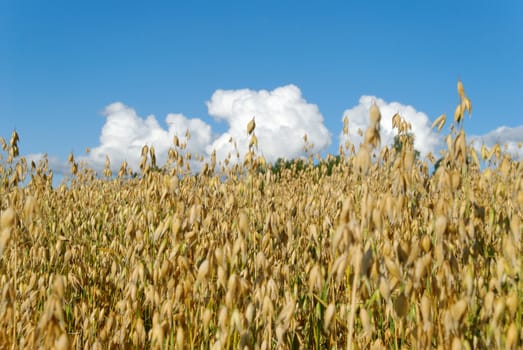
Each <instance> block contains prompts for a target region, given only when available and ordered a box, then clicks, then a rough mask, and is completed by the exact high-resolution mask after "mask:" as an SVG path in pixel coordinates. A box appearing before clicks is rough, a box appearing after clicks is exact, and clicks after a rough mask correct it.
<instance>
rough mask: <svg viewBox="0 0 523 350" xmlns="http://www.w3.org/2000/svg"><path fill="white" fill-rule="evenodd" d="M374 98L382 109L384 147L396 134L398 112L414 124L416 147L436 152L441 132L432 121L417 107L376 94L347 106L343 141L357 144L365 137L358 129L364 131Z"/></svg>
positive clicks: (341, 135)
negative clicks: (387, 100)
mask: <svg viewBox="0 0 523 350" xmlns="http://www.w3.org/2000/svg"><path fill="white" fill-rule="evenodd" d="M373 101H375V102H376V104H377V105H378V107H379V108H380V112H381V122H380V128H381V130H380V136H381V147H384V146H386V145H392V144H393V142H394V136H395V135H397V130H393V129H392V117H393V116H394V114H396V113H399V114H400V115H401V117H402V118H403V119H404V120H406V121H407V122H409V123H410V124H411V125H412V130H411V131H412V133H413V134H414V137H415V138H414V148H415V149H417V150H418V151H419V152H420V154H421V155H422V156H425V155H426V154H427V153H429V152H432V153H435V152H436V150H437V149H438V147H439V146H440V140H439V135H438V133H436V132H434V131H433V130H432V129H431V124H432V123H431V121H430V120H429V118H428V117H427V115H426V114H425V113H423V112H419V111H417V110H416V109H415V108H414V107H412V106H408V105H403V104H401V103H398V102H390V103H389V102H385V101H384V100H382V99H381V98H378V97H375V96H362V97H361V98H360V99H359V102H358V105H356V106H355V107H352V108H350V109H347V110H345V112H344V113H343V117H342V123H343V119H344V118H345V117H347V118H348V120H349V133H348V135H343V133H340V135H339V140H340V145H345V142H346V141H347V140H348V141H349V142H351V143H352V144H353V145H354V146H355V147H356V148H358V147H359V145H360V143H361V142H363V137H362V136H360V135H359V132H358V130H361V131H363V132H365V129H366V128H367V126H368V125H369V109H370V106H371V105H372V103H373Z"/></svg>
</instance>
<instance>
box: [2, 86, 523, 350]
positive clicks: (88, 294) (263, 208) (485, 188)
mask: <svg viewBox="0 0 523 350" xmlns="http://www.w3.org/2000/svg"><path fill="white" fill-rule="evenodd" d="M458 92H459V95H460V103H459V105H458V107H457V109H456V110H457V112H456V116H455V122H456V123H457V124H456V125H455V126H453V127H452V128H451V132H450V134H449V135H448V136H447V139H446V140H447V146H448V148H447V149H446V150H445V152H444V153H443V155H442V158H441V161H440V162H439V164H440V165H439V167H438V168H437V170H436V171H435V172H434V174H432V175H431V174H429V166H428V164H426V163H425V162H424V160H421V159H418V157H416V156H415V149H414V146H413V143H412V138H411V137H409V134H408V131H409V129H410V128H409V125H408V123H406V122H405V121H403V120H402V119H401V117H400V116H399V115H397V116H395V120H394V125H395V127H396V128H397V130H398V135H399V139H400V140H401V142H402V145H401V147H400V148H398V149H394V148H390V147H389V148H387V147H386V148H384V149H382V151H381V153H380V155H379V156H377V157H374V156H373V154H374V153H373V152H375V151H374V150H375V148H376V147H378V145H379V142H380V138H379V121H380V118H381V116H380V113H379V110H378V108H377V106H375V105H374V106H373V107H372V108H371V115H370V118H371V126H370V127H369V130H368V131H367V132H366V133H365V138H364V140H365V141H364V144H363V145H362V146H361V147H360V148H359V150H358V152H357V153H355V152H351V149H354V148H353V147H352V145H347V147H345V148H342V150H341V151H342V152H341V154H340V158H339V162H334V158H333V157H332V156H328V157H327V158H326V159H321V160H320V161H319V163H318V164H317V165H316V166H314V164H313V158H312V156H311V157H310V159H309V160H308V161H306V162H305V165H304V166H303V170H300V169H298V165H299V164H300V163H298V162H295V163H292V165H291V166H290V167H288V168H287V167H283V168H281V169H279V170H278V171H274V170H275V169H274V168H271V167H269V166H267V165H266V164H265V161H264V160H263V158H262V157H260V156H259V155H258V154H257V153H256V149H257V139H256V136H255V134H254V130H255V123H254V119H252V120H251V121H250V122H249V125H248V126H247V132H248V133H249V134H250V135H251V141H250V146H249V151H248V153H247V155H246V156H245V157H244V159H243V163H238V164H236V165H232V163H233V162H231V163H228V160H227V162H226V163H228V164H229V165H228V166H226V165H225V164H220V163H219V164H217V163H216V156H215V155H213V157H211V160H210V162H209V164H206V165H204V166H203V170H202V172H201V173H200V174H198V175H191V174H189V173H188V171H187V169H188V160H189V159H190V158H191V156H190V154H188V153H187V152H186V150H185V145H186V143H184V142H183V141H182V140H179V139H178V138H177V137H176V138H175V139H174V140H173V148H172V149H171V150H170V151H169V161H168V162H167V164H166V165H165V166H164V167H163V168H158V166H157V165H156V160H155V159H156V155H155V153H154V148H152V147H150V148H148V147H144V149H143V150H142V162H141V163H140V173H139V174H137V176H132V175H131V174H132V170H131V169H129V168H128V166H127V164H122V167H121V168H120V171H119V172H118V174H117V175H116V176H113V174H112V173H111V171H110V161H109V159H107V164H106V170H105V171H104V176H96V175H95V174H94V172H93V171H92V170H90V169H87V168H85V167H84V166H83V165H82V164H78V163H76V162H75V159H74V157H73V155H71V156H70V157H69V163H70V164H71V175H70V178H69V180H68V183H67V184H63V185H60V186H59V187H57V188H53V187H52V172H51V171H50V170H49V169H48V168H47V164H46V162H45V160H44V161H42V162H41V163H40V164H27V162H26V161H25V159H24V158H23V157H19V155H18V142H19V140H18V135H17V134H16V132H15V133H13V136H12V138H11V140H10V142H9V143H7V142H5V141H4V140H1V141H2V146H3V150H4V153H5V155H6V157H5V158H4V159H3V160H2V166H1V168H0V180H1V182H2V183H1V185H0V200H1V202H0V209H1V213H0V214H1V215H0V293H1V294H0V348H2V349H4V348H5V349H8V348H20V349H22V348H24V349H38V348H42V349H51V348H54V349H60V350H61V349H112V348H114V349H143V348H155V349H161V348H163V349H175V348H176V349H182V348H183V349H193V348H194V349H222V348H223V349H245V348H246V349H272V348H282V349H325V348H338V349H340V348H349V349H356V348H359V349H366V348H370V349H381V348H383V349H391V348H396V349H399V348H413V349H423V348H441V349H449V348H451V349H486V348H509V349H511V348H518V347H520V346H521V345H522V344H523V343H522V341H523V332H522V329H523V303H522V300H523V280H522V277H523V276H522V273H523V260H522V238H521V234H522V221H521V219H522V217H523V163H522V162H521V161H517V160H514V159H512V158H511V157H510V156H508V155H506V154H503V153H502V150H501V148H500V147H499V146H498V147H497V148H494V149H492V150H488V149H482V152H481V157H478V155H477V154H476V151H474V150H473V149H472V148H471V146H470V145H469V144H467V142H466V135H465V133H464V132H463V129H462V124H463V113H464V112H466V111H468V112H470V101H469V100H468V98H467V97H466V96H465V93H464V89H463V85H462V84H461V83H459V85H458ZM444 123H445V116H444V115H442V116H441V117H440V118H438V119H437V120H436V121H435V122H434V125H433V126H434V127H437V128H438V130H440V129H441V128H442V127H443V124H444ZM347 127H348V120H346V121H345V122H344V130H345V129H346V128H347ZM186 137H187V138H188V137H190V135H186ZM304 139H305V140H307V139H306V137H305V138H304ZM255 148H256V149H255ZM429 158H430V157H429ZM479 159H482V161H483V162H487V164H485V166H484V167H483V168H480V160H479ZM302 165H303V164H302ZM331 166H332V169H331V168H330V167H331ZM215 169H217V170H215Z"/></svg>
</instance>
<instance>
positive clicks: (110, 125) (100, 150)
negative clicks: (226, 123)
mask: <svg viewBox="0 0 523 350" xmlns="http://www.w3.org/2000/svg"><path fill="white" fill-rule="evenodd" d="M103 115H105V117H106V118H107V119H106V122H105V124H104V126H103V127H102V134H101V135H100V145H98V146H96V147H94V148H92V149H91V152H90V153H89V154H88V155H86V156H81V157H79V160H80V161H85V162H87V163H88V165H89V166H91V167H93V168H94V169H97V170H100V169H102V168H103V167H104V165H105V157H106V156H109V159H110V160H111V168H113V170H114V169H117V168H118V167H119V166H120V165H121V164H122V163H123V161H127V163H128V164H129V166H130V167H131V168H132V169H133V170H138V166H139V162H140V158H141V149H142V147H143V146H144V145H147V146H153V147H154V149H155V153H156V158H157V163H158V164H159V165H161V164H164V163H165V161H166V160H167V151H168V150H169V148H170V147H172V146H173V137H174V136H175V135H177V136H178V137H179V138H180V140H182V141H183V140H185V133H186V131H187V130H189V132H190V134H191V138H190V140H189V141H188V143H187V149H188V150H190V151H191V153H193V154H196V153H198V154H202V153H203V152H204V151H205V146H206V145H207V144H208V143H209V142H210V141H211V127H210V126H209V125H208V124H206V123H205V122H204V121H202V120H201V119H197V118H194V119H188V118H186V117H185V116H183V115H181V114H168V115H167V117H166V119H165V122H166V124H167V129H165V128H163V127H162V126H161V125H160V124H159V123H158V121H157V120H156V118H155V117H154V116H153V115H149V116H147V117H146V118H141V117H140V116H138V115H137V113H136V111H135V110H134V109H133V108H131V107H128V106H126V105H124V104H123V103H120V102H116V103H113V104H110V105H109V106H107V107H106V108H105V110H104V111H103Z"/></svg>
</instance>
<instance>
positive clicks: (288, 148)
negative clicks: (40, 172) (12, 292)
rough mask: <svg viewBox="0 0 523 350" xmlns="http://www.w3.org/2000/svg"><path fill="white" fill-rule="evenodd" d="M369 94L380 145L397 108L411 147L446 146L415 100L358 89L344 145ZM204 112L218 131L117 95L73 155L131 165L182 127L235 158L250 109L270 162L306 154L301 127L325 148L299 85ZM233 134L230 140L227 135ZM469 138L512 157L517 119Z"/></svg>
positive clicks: (521, 132)
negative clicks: (84, 149)
mask: <svg viewBox="0 0 523 350" xmlns="http://www.w3.org/2000/svg"><path fill="white" fill-rule="evenodd" d="M373 102H375V103H376V104H377V105H378V107H379V108H380V111H381V116H382V118H381V122H380V126H381V130H380V135H381V146H382V147H383V146H385V145H391V144H392V143H393V141H394V136H395V135H396V134H397V131H396V130H394V131H393V129H392V117H393V116H394V114H396V113H399V114H400V115H401V117H402V118H403V119H405V120H406V121H407V122H409V123H410V124H411V125H412V132H413V133H414V135H415V140H414V147H415V148H416V149H417V150H418V151H419V152H420V153H421V155H422V156H424V155H426V154H427V153H429V152H432V153H433V154H436V153H437V151H438V150H439V149H440V148H441V147H444V145H443V142H442V140H441V138H440V135H439V134H438V133H437V132H435V131H434V130H433V129H431V123H432V122H431V121H430V120H429V118H428V117H427V115H426V114H424V113H423V112H420V111H417V110H416V109H415V108H414V107H412V106H409V105H403V104H400V103H398V102H386V101H384V100H383V99H381V98H378V97H375V96H362V97H361V98H360V99H359V101H358V104H357V105H356V106H354V107H352V108H349V109H347V110H345V111H344V113H343V117H342V120H341V122H340V124H339V129H340V130H341V129H342V126H343V119H344V118H345V117H347V118H348V121H349V124H348V131H349V133H348V135H343V133H341V132H340V134H339V142H340V145H344V144H345V142H346V141H347V140H348V141H349V142H351V143H352V144H353V145H354V146H355V147H356V148H357V147H358V146H359V144H360V143H361V142H362V139H363V137H362V136H361V135H359V132H358V130H361V131H364V130H365V129H366V128H367V126H368V124H369V109H370V106H371V105H372V103H373ZM206 104H207V108H208V114H209V115H210V116H211V117H212V118H213V119H214V121H215V122H217V123H225V124H226V128H225V130H226V131H225V132H223V133H215V132H213V130H212V127H211V125H210V124H208V123H207V122H205V121H204V120H202V119H198V118H189V117H186V116H184V115H183V114H174V113H170V114H168V115H167V116H166V117H165V124H164V125H161V124H160V123H159V122H158V120H157V119H156V117H155V116H154V115H148V116H146V117H141V116H139V115H138V114H137V113H136V110H134V109H133V108H132V107H130V106H127V105H125V104H123V103H121V102H115V103H112V104H110V105H108V106H107V107H106V108H105V109H104V110H103V112H102V114H103V116H104V117H105V118H106V120H105V123H104V125H103V127H102V130H101V134H100V142H99V144H98V145H97V146H95V147H92V148H91V151H90V153H88V154H87V155H83V156H76V160H79V161H80V162H82V163H84V164H86V165H87V166H89V167H91V168H93V169H95V170H96V171H101V170H102V169H103V168H104V166H105V160H106V157H109V159H110V161H111V169H112V170H113V171H117V170H118V168H119V167H120V165H121V164H122V163H123V162H124V161H126V162H127V163H128V165H129V166H130V167H131V168H132V169H133V170H134V171H137V170H138V168H139V162H140V158H141V149H142V147H143V146H144V145H147V146H149V147H150V146H153V147H154V148H155V151H156V157H157V164H158V165H160V166H161V165H163V164H165V162H166V160H167V154H168V150H169V148H171V147H173V138H174V136H178V138H179V139H180V141H181V142H184V141H185V140H186V137H185V135H186V132H189V133H190V139H189V140H188V141H187V148H186V149H187V151H188V152H190V153H191V154H192V155H193V156H194V155H198V156H203V158H204V159H206V160H208V159H209V157H210V155H211V154H212V153H213V152H214V151H216V155H217V160H218V161H223V160H224V159H226V158H227V157H228V156H229V155H230V156H231V161H232V162H234V161H235V159H236V152H235V148H234V143H235V144H236V147H237V149H238V152H239V153H240V157H243V156H244V155H245V153H246V152H247V149H248V143H249V136H248V135H247V131H246V127H247V124H248V123H249V121H250V120H251V119H252V117H253V116H254V117H255V121H256V129H255V133H256V136H257V138H258V143H259V148H258V154H261V155H263V156H264V157H265V159H266V160H267V161H268V162H274V161H275V160H277V159H278V158H280V157H281V158H286V159H293V158H296V157H300V156H304V155H306V152H305V149H304V146H305V141H304V139H303V136H304V135H307V139H308V143H309V144H312V145H314V147H313V148H312V152H314V153H316V152H322V151H325V150H326V149H327V148H328V147H329V146H330V144H331V134H330V132H329V130H328V129H327V128H326V126H325V125H324V120H323V116H322V114H321V113H320V111H319V109H318V106H317V105H315V104H312V103H310V102H308V101H307V100H306V99H305V98H304V97H303V95H302V93H301V91H300V89H299V88H298V87H297V86H295V85H287V86H283V87H278V88H276V89H274V90H272V91H269V90H259V91H255V90H250V89H240V90H216V91H215V92H214V94H213V95H212V96H211V98H210V100H209V101H207V102H206ZM231 139H232V140H234V142H230V140H231ZM469 140H470V141H471V142H472V145H473V146H474V147H476V148H477V149H478V150H479V149H480V148H481V145H482V144H485V145H486V146H488V147H492V146H493V145H495V144H496V143H499V144H500V145H505V150H506V151H507V152H509V153H510V154H511V155H512V156H514V157H516V158H521V157H523V149H522V148H521V147H520V146H519V144H520V143H522V142H523V126H519V127H514V128H509V127H504V126H503V127H500V128H498V129H496V130H493V131H491V132H489V133H487V134H484V135H478V136H471V137H469ZM42 157H43V154H32V155H27V156H26V158H27V159H30V160H35V161H37V160H39V159H41V158H42ZM195 158H196V157H193V160H191V161H190V163H191V169H193V170H195V171H198V170H199V168H200V167H201V166H202V165H203V163H201V162H199V161H197V160H195ZM48 161H49V167H50V168H51V169H53V171H54V172H55V173H57V174H58V173H62V174H68V173H69V168H70V166H69V165H68V164H67V163H65V162H63V161H60V160H59V159H57V158H56V157H52V156H50V157H48Z"/></svg>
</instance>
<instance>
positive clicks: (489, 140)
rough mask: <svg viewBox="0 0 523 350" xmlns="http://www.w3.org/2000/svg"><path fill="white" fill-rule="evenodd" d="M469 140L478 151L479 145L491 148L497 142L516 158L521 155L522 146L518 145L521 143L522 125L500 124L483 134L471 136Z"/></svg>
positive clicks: (522, 138)
mask: <svg viewBox="0 0 523 350" xmlns="http://www.w3.org/2000/svg"><path fill="white" fill-rule="evenodd" d="M470 140H471V141H472V145H473V146H474V148H476V149H477V150H478V151H479V150H480V149H481V145H485V146H487V147H489V148H491V147H493V146H494V145H496V144H499V145H500V146H502V148H503V149H504V150H505V151H506V152H508V153H509V154H510V155H511V156H513V157H515V158H516V159H521V158H522V157H523V148H522V147H521V146H520V145H521V144H523V125H520V126H517V127H514V128H511V127H507V126H501V127H499V128H497V129H495V130H492V131H490V132H488V133H486V134H484V135H478V136H471V137H470Z"/></svg>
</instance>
